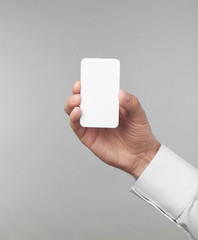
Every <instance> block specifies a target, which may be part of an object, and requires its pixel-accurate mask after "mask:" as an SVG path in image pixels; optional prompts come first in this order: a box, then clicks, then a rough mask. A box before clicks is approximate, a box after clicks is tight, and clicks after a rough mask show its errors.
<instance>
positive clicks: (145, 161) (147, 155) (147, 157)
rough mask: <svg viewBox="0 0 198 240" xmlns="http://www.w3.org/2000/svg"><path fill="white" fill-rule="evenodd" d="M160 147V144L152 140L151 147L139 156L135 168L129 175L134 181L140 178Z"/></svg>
mask: <svg viewBox="0 0 198 240" xmlns="http://www.w3.org/2000/svg"><path fill="white" fill-rule="evenodd" d="M160 147H161V144H160V143H159V142H157V141H156V140H154V142H153V144H152V146H151V147H150V148H148V149H147V150H145V151H144V152H143V153H142V154H141V156H140V158H139V161H138V165H137V167H136V168H135V169H133V172H132V173H131V174H132V175H133V176H134V177H135V178H136V179H138V178H139V177H140V175H141V174H142V173H143V171H144V170H145V169H146V167H147V166H148V165H149V164H150V162H151V161H152V159H153V158H154V156H155V155H156V153H157V152H158V150H159V149H160Z"/></svg>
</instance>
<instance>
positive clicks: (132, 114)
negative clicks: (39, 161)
mask: <svg viewBox="0 0 198 240" xmlns="http://www.w3.org/2000/svg"><path fill="white" fill-rule="evenodd" d="M72 92H73V95H72V96H71V97H69V98H68V99H67V101H66V104H65V108H64V109H65V112H66V113H67V114H68V115H70V126H71V128H72V129H73V131H74V132H75V133H76V135H77V136H78V138H79V139H80V141H81V142H82V143H83V144H84V145H86V146H87V147H88V148H89V149H90V150H91V151H92V152H93V153H94V154H95V155H96V156H98V157H99V158H100V159H101V160H102V161H103V162H105V163H107V164H109V165H111V166H114V167H117V168H120V169H122V170H124V171H125V172H128V173H130V174H132V175H133V176H134V177H135V178H138V177H139V176H140V175H141V173H142V172H143V171H144V169H145V168H146V167H147V166H148V164H149V163H150V162H151V160H152V159H153V157H154V156H155V154H156V153H157V151H158V150H159V148H160V143H159V142H157V140H156V139H155V138H154V136H153V134H152V131H151V127H150V125H149V122H148V120H147V117H146V114H145V112H144V110H143V109H142V107H141V105H140V103H139V101H138V99H137V97H135V96H134V95H132V94H129V93H127V92H126V91H124V90H122V89H121V90H120V91H119V103H120V106H119V126H118V127H117V128H84V127H82V126H81V125H80V116H81V110H80V107H79V104H80V101H81V98H80V81H77V82H76V83H75V84H74V86H73V88H72ZM96 111H97V109H96Z"/></svg>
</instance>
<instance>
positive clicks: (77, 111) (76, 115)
mask: <svg viewBox="0 0 198 240" xmlns="http://www.w3.org/2000/svg"><path fill="white" fill-rule="evenodd" d="M80 116H81V109H80V107H75V108H74V109H73V110H72V112H71V114H70V120H71V121H72V122H76V121H78V120H79V119H80Z"/></svg>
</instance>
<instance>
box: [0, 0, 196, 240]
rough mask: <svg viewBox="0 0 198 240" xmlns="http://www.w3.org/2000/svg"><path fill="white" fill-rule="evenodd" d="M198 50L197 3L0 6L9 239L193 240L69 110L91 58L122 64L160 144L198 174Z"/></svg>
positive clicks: (0, 115) (2, 234) (0, 220)
mask: <svg viewBox="0 0 198 240" xmlns="http://www.w3.org/2000/svg"><path fill="white" fill-rule="evenodd" d="M197 42H198V2H197V1H192V0H190V1H189V0H188V1H187V0H186V1H173V0H171V1H154V0H152V1H147V0H144V1H142V0H136V1H134V0H130V1H124V0H119V1H116V0H115V1H110V0H97V1H94V0H92V1H91V0H90V1H88V0H84V1H80V0H79V1H76V0H71V1H66V0H65V1H61V0H56V1H55V0H54V1H3V0H0V239H2V240H26V239H28V240H32V239H39V240H40V239H41V240H45V239H46V240H54V239H58V240H62V239H64V240H65V239H70V240H79V239H82V240H93V239H94V240H101V239H104V240H111V239H112V240H120V239H124V240H129V239H137V240H139V239H152V240H154V239H156V240H158V239H160V240H164V239H180V240H182V239H187V236H186V235H185V234H184V233H183V231H182V230H180V229H178V228H177V227H176V226H175V225H174V224H173V223H172V222H170V221H169V220H168V219H166V218H165V217H164V216H163V215H161V213H159V212H158V211H157V210H155V209H154V208H152V207H151V206H149V205H148V204H147V203H145V202H144V201H142V200H140V199H139V198H138V197H136V196H135V195H134V194H133V193H131V192H130V191H129V189H130V187H131V186H132V185H133V183H134V181H135V180H134V178H133V177H132V176H130V175H129V174H126V173H124V172H122V171H121V170H119V169H116V168H112V167H110V166H107V165H105V164H104V163H103V162H101V161H100V160H98V159H97V157H96V156H95V155H93V154H92V153H91V152H90V151H89V150H88V149H87V148H86V147H85V146H83V145H82V144H81V143H80V141H79V140H78V139H77V137H76V136H75V135H74V133H73V132H72V130H71V129H70V127H69V118H68V116H67V115H66V114H65V113H64V111H63V106H64V102H65V100H66V99H67V98H68V97H69V96H70V95H71V88H72V85H73V83H74V82H75V81H76V80H78V79H79V76H80V60H81V59H82V58H83V57H111V58H113V57H115V58H118V59H120V61H121V88H124V89H126V90H128V91H129V92H131V93H133V94H135V95H137V96H138V97H139V99H140V101H141V103H142V105H143V107H144V109H145V110H146V112H147V116H148V118H149V121H150V124H151V126H152V129H153V132H154V134H155V136H156V138H157V139H158V140H159V141H160V142H162V143H164V144H165V145H167V146H168V147H170V148H171V149H173V150H174V151H175V152H177V153H178V154H179V155H181V156H182V157H184V158H185V159H186V160H188V161H189V162H190V163H192V164H193V165H194V166H196V167H198V162H197V142H198V134H197V132H198V127H197V122H198V109H197V102H198V94H197V91H198V81H197V80H198V71H197V63H198V44H197ZM167 177H168V175H167Z"/></svg>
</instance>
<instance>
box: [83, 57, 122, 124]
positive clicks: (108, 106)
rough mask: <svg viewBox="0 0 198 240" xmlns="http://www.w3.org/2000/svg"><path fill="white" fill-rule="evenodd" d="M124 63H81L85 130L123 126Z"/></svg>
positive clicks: (86, 60)
mask: <svg viewBox="0 0 198 240" xmlns="http://www.w3.org/2000/svg"><path fill="white" fill-rule="evenodd" d="M119 89H120V61H119V60H118V59H108V58H84V59H82V60H81V103H80V108H81V112H82V114H81V118H80V124H81V126H83V127H97V128H116V127H117V126H118V124H119V98H118V93H119Z"/></svg>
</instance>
